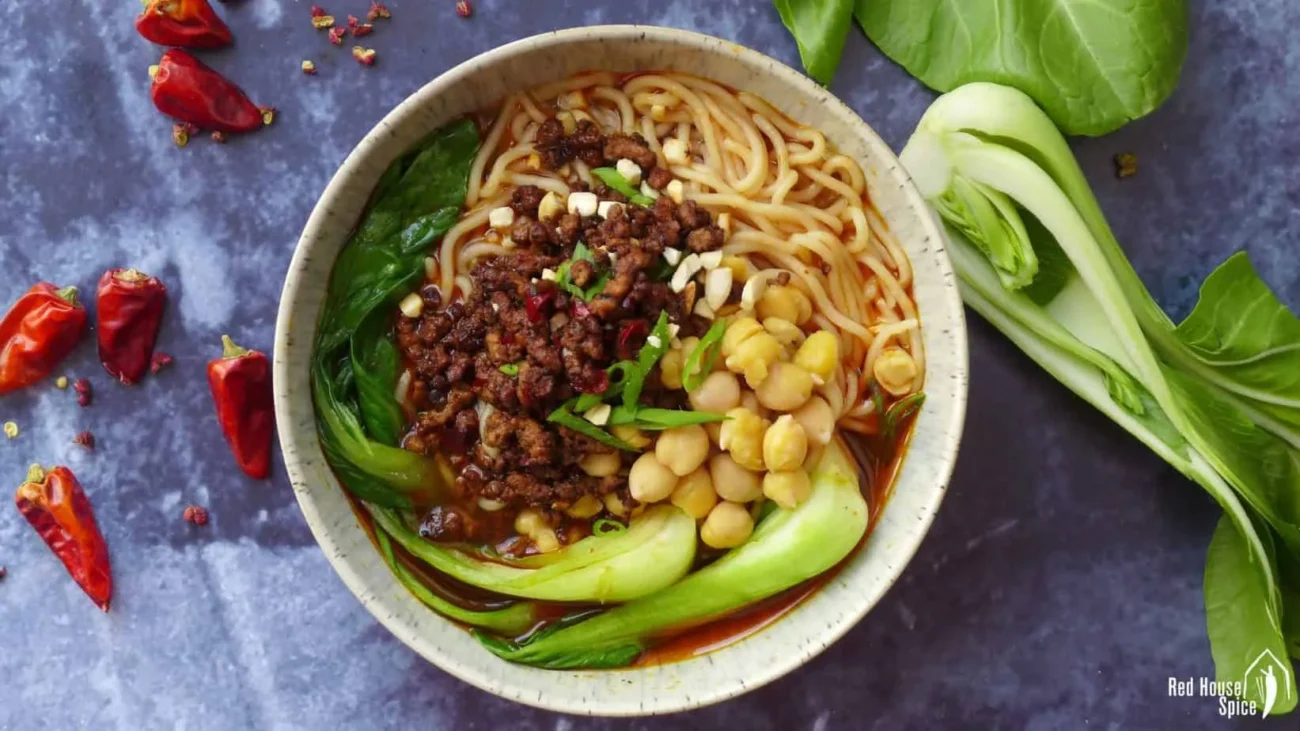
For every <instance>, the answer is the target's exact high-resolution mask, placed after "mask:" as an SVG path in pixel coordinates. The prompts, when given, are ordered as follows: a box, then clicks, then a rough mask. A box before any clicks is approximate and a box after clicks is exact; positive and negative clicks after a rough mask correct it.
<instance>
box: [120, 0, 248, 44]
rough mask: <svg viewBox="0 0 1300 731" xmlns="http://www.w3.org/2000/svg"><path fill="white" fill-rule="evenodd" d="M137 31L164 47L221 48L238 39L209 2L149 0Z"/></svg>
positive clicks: (137, 24) (200, 0) (136, 26)
mask: <svg viewBox="0 0 1300 731" xmlns="http://www.w3.org/2000/svg"><path fill="white" fill-rule="evenodd" d="M135 29H136V30H137V31H139V33H140V35H142V36H144V37H145V39H147V40H150V41H153V42H154V43H157V44H159V45H162V46H181V47H183V48H221V47H222V46H228V45H230V44H231V42H232V41H233V40H234V37H233V36H231V35H230V28H229V27H227V26H226V24H225V23H224V22H222V20H221V18H220V17H218V16H217V13H216V12H215V11H214V10H213V9H212V6H211V5H209V4H208V0H149V2H148V3H147V4H146V5H145V8H144V12H142V13H140V15H139V17H137V18H136V19H135Z"/></svg>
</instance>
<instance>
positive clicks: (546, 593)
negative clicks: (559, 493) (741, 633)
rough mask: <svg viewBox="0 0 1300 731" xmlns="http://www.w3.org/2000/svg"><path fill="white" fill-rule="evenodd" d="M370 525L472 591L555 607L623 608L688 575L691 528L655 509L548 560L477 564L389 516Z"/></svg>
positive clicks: (672, 510) (384, 513)
mask: <svg viewBox="0 0 1300 731" xmlns="http://www.w3.org/2000/svg"><path fill="white" fill-rule="evenodd" d="M370 512H371V515H373V516H374V518H375V523H376V524H377V525H378V526H379V527H380V528H382V529H383V530H384V531H385V532H386V533H388V534H389V535H390V536H392V538H393V540H395V541H397V542H398V543H399V544H400V545H401V546H402V547H403V548H405V549H406V550H407V551H408V552H409V553H410V554H411V555H412V556H415V557H416V558H418V559H420V560H421V561H424V562H425V563H427V564H429V565H430V566H432V567H433V568H435V569H437V570H438V571H441V572H442V573H444V574H447V575H448V576H450V577H452V578H454V579H456V580H458V581H463V582H465V583H466V584H469V585H471V586H477V587H479V588H481V589H487V590H489V591H494V592H497V593H499V594H506V595H508V596H517V597H525V598H528V599H539V600H543V601H556V602H600V603H605V602H624V601H628V600H631V599H635V598H637V597H641V596H645V595H647V594H653V593H654V592H657V591H659V590H660V589H663V588H664V587H666V586H669V585H671V584H672V583H673V582H675V581H677V580H678V579H680V578H681V577H682V576H683V575H685V574H686V572H687V571H689V570H690V567H691V562H692V561H694V560H695V520H694V519H692V518H691V517H690V516H689V515H687V514H686V513H683V512H682V511H681V510H680V509H679V508H677V507H675V506H673V505H658V506H655V507H652V508H651V509H649V510H647V511H646V512H645V513H643V514H642V515H640V516H639V517H637V518H635V519H633V520H632V523H631V525H630V526H628V529H627V530H625V531H622V532H619V533H613V534H609V535H601V536H594V535H593V536H588V537H587V538H584V539H582V540H581V541H578V542H577V543H574V544H572V545H570V546H566V547H565V548H563V549H561V550H559V551H557V552H555V553H551V554H543V555H541V556H533V557H530V558H526V559H516V560H506V559H503V560H502V561H501V562H492V561H480V560H478V559H476V558H474V557H473V556H470V555H468V554H466V553H464V552H462V551H457V550H455V549H451V548H445V547H443V546H441V545H438V544H436V543H431V542H429V541H426V540H424V539H423V538H421V537H420V535H419V534H418V533H416V532H415V531H414V530H412V529H411V528H409V527H407V525H406V524H405V523H404V522H403V521H402V519H401V517H400V516H398V515H397V514H396V513H394V512H393V511H391V510H386V509H384V508H376V507H372V508H370Z"/></svg>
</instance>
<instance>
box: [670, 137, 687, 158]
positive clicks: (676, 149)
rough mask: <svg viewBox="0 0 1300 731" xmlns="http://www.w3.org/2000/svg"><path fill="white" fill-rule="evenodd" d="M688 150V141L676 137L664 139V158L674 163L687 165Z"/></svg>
mask: <svg viewBox="0 0 1300 731" xmlns="http://www.w3.org/2000/svg"><path fill="white" fill-rule="evenodd" d="M687 155H688V151H687V149H686V143H685V142H682V141H681V140H679V139H677V138H676V137H673V138H670V139H667V140H664V159H665V160H667V161H668V162H669V164H672V165H685V164H686V161H687Z"/></svg>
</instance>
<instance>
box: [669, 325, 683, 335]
mask: <svg viewBox="0 0 1300 731" xmlns="http://www.w3.org/2000/svg"><path fill="white" fill-rule="evenodd" d="M681 331H682V326H681V325H678V324H677V323H674V322H670V323H668V337H670V338H675V337H677V333H679V332H681Z"/></svg>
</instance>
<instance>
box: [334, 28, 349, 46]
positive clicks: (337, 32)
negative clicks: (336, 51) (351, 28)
mask: <svg viewBox="0 0 1300 731" xmlns="http://www.w3.org/2000/svg"><path fill="white" fill-rule="evenodd" d="M347 32H348V29H347V28H343V27H341V26H340V27H338V28H330V43H333V44H334V45H336V46H341V45H343V36H344V35H346V34H347Z"/></svg>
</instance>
